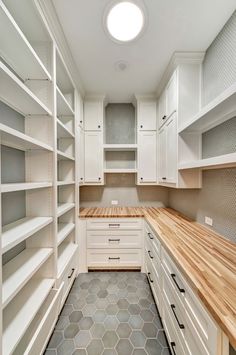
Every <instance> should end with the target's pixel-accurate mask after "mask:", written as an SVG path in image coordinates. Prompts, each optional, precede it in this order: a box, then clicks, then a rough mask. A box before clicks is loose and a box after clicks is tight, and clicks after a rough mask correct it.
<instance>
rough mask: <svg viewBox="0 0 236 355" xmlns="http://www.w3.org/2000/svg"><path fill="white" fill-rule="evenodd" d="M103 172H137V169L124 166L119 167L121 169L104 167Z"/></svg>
mask: <svg viewBox="0 0 236 355" xmlns="http://www.w3.org/2000/svg"><path fill="white" fill-rule="evenodd" d="M104 173H107V174H108V173H109V174H114V173H116V174H132V173H137V169H126V168H124V169H123V168H121V169H112V168H111V169H104Z"/></svg>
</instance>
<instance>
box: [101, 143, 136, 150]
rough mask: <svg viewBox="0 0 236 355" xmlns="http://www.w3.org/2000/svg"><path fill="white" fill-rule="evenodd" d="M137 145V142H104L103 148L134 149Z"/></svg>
mask: <svg viewBox="0 0 236 355" xmlns="http://www.w3.org/2000/svg"><path fill="white" fill-rule="evenodd" d="M137 147H138V145H137V144H103V148H104V150H106V151H130V150H131V151H133V150H136V149H137Z"/></svg>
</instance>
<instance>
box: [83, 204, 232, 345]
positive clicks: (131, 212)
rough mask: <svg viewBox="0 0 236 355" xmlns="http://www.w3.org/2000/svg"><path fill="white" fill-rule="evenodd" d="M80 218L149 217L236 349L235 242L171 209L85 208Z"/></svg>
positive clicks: (147, 218) (155, 229)
mask: <svg viewBox="0 0 236 355" xmlns="http://www.w3.org/2000/svg"><path fill="white" fill-rule="evenodd" d="M119 212H120V213H119ZM80 217H82V218H112V217H145V219H146V220H147V222H148V223H149V224H150V226H151V227H152V228H153V229H154V231H155V232H156V233H157V234H158V236H159V238H160V241H161V242H162V244H163V246H164V247H165V249H166V250H167V251H168V252H169V254H170V255H171V256H172V258H173V259H174V261H175V262H176V263H177V265H178V266H179V268H180V271H181V272H182V273H183V274H184V276H185V278H186V279H187V280H188V282H189V284H190V285H191V287H192V289H193V290H194V291H195V293H196V294H197V295H198V296H199V298H200V299H201V300H202V302H203V303H204V304H205V306H206V308H207V309H208V311H209V313H210V314H211V315H212V317H213V318H214V319H215V321H216V322H217V323H218V325H219V326H220V327H221V329H222V330H223V331H224V332H225V334H226V335H227V336H228V338H229V341H230V343H231V344H232V346H233V347H235V348H236V244H235V243H232V242H230V241H228V240H226V239H225V238H223V237H222V236H220V235H219V234H217V233H215V232H214V231H212V230H210V229H208V228H206V227H204V226H202V225H201V224H199V223H197V222H195V221H192V220H190V219H188V218H187V217H185V216H183V215H182V214H180V213H178V212H177V211H174V210H172V209H169V208H155V207H134V208H132V207H115V208H114V207H113V208H83V209H81V212H80Z"/></svg>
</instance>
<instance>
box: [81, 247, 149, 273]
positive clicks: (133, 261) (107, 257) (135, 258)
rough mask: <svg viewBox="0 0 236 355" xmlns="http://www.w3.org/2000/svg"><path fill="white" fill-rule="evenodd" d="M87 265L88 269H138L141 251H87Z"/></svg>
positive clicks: (140, 262) (140, 261)
mask: <svg viewBox="0 0 236 355" xmlns="http://www.w3.org/2000/svg"><path fill="white" fill-rule="evenodd" d="M87 264H88V267H89V268H97V269H99V268H124V267H125V268H140V267H141V264H142V251H141V249H132V250H131V249H130V250H126V249H119V250H118V249H109V250H108V249H88V250H87Z"/></svg>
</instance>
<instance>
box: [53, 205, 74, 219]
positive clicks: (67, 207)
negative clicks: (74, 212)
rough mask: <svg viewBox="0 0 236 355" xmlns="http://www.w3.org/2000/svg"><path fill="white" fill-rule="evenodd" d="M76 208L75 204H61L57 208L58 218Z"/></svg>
mask: <svg viewBox="0 0 236 355" xmlns="http://www.w3.org/2000/svg"><path fill="white" fill-rule="evenodd" d="M74 207H75V204H74V203H73V202H70V203H59V204H58V207H57V217H60V216H62V215H63V214H64V213H66V212H68V211H70V210H71V209H72V208H74Z"/></svg>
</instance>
